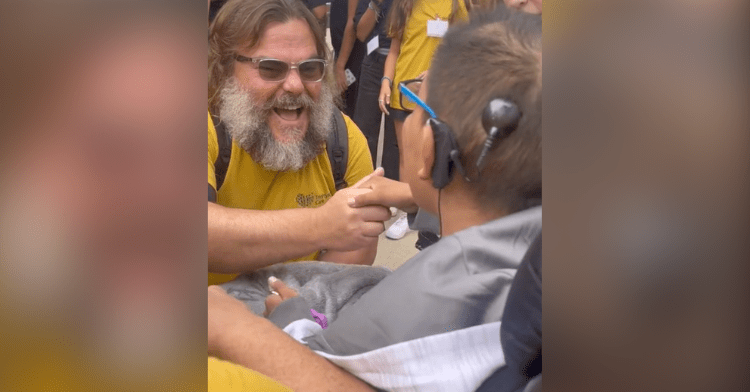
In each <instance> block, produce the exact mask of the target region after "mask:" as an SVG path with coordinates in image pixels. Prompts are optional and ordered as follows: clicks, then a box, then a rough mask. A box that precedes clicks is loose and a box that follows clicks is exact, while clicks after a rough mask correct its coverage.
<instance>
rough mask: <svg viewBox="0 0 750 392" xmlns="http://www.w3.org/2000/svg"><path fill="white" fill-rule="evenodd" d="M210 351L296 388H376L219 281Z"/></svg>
mask: <svg viewBox="0 0 750 392" xmlns="http://www.w3.org/2000/svg"><path fill="white" fill-rule="evenodd" d="M208 351H209V355H213V356H217V357H219V358H222V359H225V360H228V361H230V362H233V363H236V364H239V365H242V366H245V367H247V368H249V369H252V370H255V371H258V372H260V373H263V374H265V375H266V376H268V377H271V378H273V379H274V380H276V381H278V382H280V383H282V384H284V385H286V386H288V387H289V388H291V389H292V390H295V391H309V392H324V391H325V392H329V391H330V392H334V391H352V392H357V391H368V392H372V391H373V389H372V388H371V387H370V386H368V385H367V384H366V383H365V382H363V381H362V380H360V379H358V378H357V377H355V376H353V375H351V374H349V373H347V372H346V371H344V370H343V369H341V368H339V367H338V366H336V365H334V364H333V363H331V362H329V361H328V360H326V359H325V358H323V357H321V356H319V355H317V354H315V353H314V352H312V351H310V349H308V348H307V347H305V346H303V345H302V344H300V343H299V342H297V341H296V340H294V339H292V338H291V337H290V336H289V335H287V334H286V333H284V331H282V330H280V329H279V328H277V327H276V326H275V325H273V323H271V322H270V321H268V320H266V319H264V318H262V317H259V316H256V315H254V314H253V313H252V312H250V311H249V310H248V309H247V308H246V307H245V305H243V304H242V303H241V302H239V301H237V300H236V299H234V298H232V297H230V296H229V295H227V294H226V292H224V291H223V290H222V289H221V288H219V287H217V286H211V287H209V288H208Z"/></svg>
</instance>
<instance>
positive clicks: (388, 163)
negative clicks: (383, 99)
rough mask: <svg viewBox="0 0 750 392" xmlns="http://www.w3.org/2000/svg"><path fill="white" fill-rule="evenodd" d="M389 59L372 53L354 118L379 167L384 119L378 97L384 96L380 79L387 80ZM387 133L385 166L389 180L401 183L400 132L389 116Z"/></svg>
mask: <svg viewBox="0 0 750 392" xmlns="http://www.w3.org/2000/svg"><path fill="white" fill-rule="evenodd" d="M385 58H386V56H385V55H383V54H380V53H378V52H372V53H371V54H370V55H369V56H367V57H365V59H364V61H362V69H361V71H360V74H359V92H358V96H357V108H356V111H355V112H354V118H353V120H354V122H355V123H356V124H357V126H358V127H359V129H361V130H362V133H364V134H365V137H366V138H367V144H368V145H369V146H370V154H371V155H372V164H373V166H375V160H376V159H377V153H378V136H379V134H380V116H381V112H380V108H379V107H378V95H380V79H381V78H382V77H383V67H384V66H385ZM384 132H385V135H384V139H383V163H382V166H383V169H385V176H386V177H387V178H390V179H392V180H396V181H398V142H397V141H396V128H395V127H394V125H393V120H392V119H391V118H390V117H389V116H385V129H384Z"/></svg>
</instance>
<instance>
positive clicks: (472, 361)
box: [284, 320, 505, 392]
mask: <svg viewBox="0 0 750 392" xmlns="http://www.w3.org/2000/svg"><path fill="white" fill-rule="evenodd" d="M320 329H321V327H320V326H319V325H318V324H316V323H315V322H313V321H310V320H298V321H295V322H293V323H291V324H289V325H288V326H287V327H286V328H284V331H285V332H287V333H288V334H289V335H291V336H292V337H294V338H295V339H297V340H298V341H300V342H301V341H302V339H303V338H305V337H307V336H310V335H311V334H312V333H315V332H316V331H319V330H320ZM316 353H318V354H319V355H321V356H323V357H325V358H327V359H328V360H330V361H331V362H333V363H335V364H336V365H338V366H340V367H341V368H343V369H346V370H347V371H348V372H350V373H352V374H354V375H356V376H357V377H359V378H360V379H362V380H364V381H366V382H367V383H369V384H370V385H372V386H374V387H376V388H380V389H385V390H387V391H399V392H400V391H446V392H462V391H474V390H476V389H477V388H478V387H479V385H481V383H482V382H483V381H484V380H485V379H486V378H487V377H489V375H490V374H492V372H494V371H495V370H497V368H499V367H500V366H502V365H504V364H505V357H504V355H503V350H502V347H501V346H500V322H495V323H489V324H483V325H479V326H475V327H471V328H465V329H461V330H458V331H452V332H446V333H443V334H439V335H432V336H428V337H425V338H420V339H415V340H411V341H408V342H402V343H398V344H394V345H391V346H387V347H383V348H380V349H377V350H373V351H369V352H366V353H362V354H358V355H351V356H337V355H330V354H326V353H323V352H319V351H316Z"/></svg>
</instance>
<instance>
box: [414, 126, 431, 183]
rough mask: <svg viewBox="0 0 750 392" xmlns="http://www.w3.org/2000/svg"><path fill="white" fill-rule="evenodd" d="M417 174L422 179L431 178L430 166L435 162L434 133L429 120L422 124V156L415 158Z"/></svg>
mask: <svg viewBox="0 0 750 392" xmlns="http://www.w3.org/2000/svg"><path fill="white" fill-rule="evenodd" d="M417 164H418V165H419V168H418V170H417V175H418V176H419V178H420V179H422V180H430V179H431V178H432V166H433V165H434V164H435V135H434V134H433V133H432V127H431V126H430V123H429V122H425V123H424V125H423V126H422V157H421V159H418V160H417Z"/></svg>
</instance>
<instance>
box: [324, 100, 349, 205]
mask: <svg viewBox="0 0 750 392" xmlns="http://www.w3.org/2000/svg"><path fill="white" fill-rule="evenodd" d="M332 125H333V132H331V133H330V135H329V136H328V140H327V142H326V150H328V160H329V161H331V171H332V172H333V181H334V183H335V184H336V190H337V191H338V190H341V189H344V188H346V187H347V186H348V185H347V183H346V178H345V176H346V166H347V165H348V164H349V162H348V161H349V131H348V130H347V128H346V121H345V120H344V115H343V114H341V111H340V110H338V109H334V110H333V124H332Z"/></svg>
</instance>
